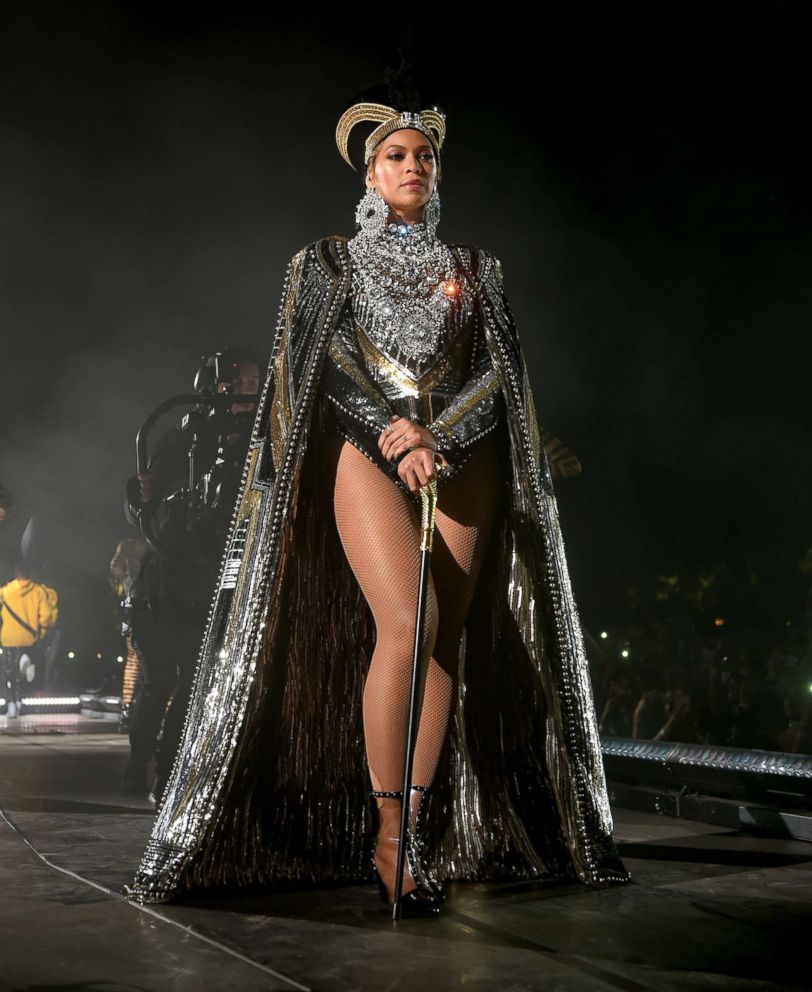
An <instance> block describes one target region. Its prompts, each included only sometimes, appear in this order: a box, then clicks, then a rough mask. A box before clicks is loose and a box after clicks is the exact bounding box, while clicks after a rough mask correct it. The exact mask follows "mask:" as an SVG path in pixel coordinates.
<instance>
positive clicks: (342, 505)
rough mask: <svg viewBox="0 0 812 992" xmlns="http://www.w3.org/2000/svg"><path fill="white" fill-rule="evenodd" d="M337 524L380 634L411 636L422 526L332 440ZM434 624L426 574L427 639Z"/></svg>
mask: <svg viewBox="0 0 812 992" xmlns="http://www.w3.org/2000/svg"><path fill="white" fill-rule="evenodd" d="M328 458H330V472H329V473H328V476H329V477H330V478H331V479H332V480H333V481H332V488H333V506H334V509H335V520H336V527H337V529H338V534H339V537H340V539H341V543H342V545H343V547H344V553H345V554H346V556H347V561H348V562H349V565H350V567H351V569H352V571H353V573H354V575H355V577H356V579H357V580H358V584H359V586H360V587H361V591H362V592H363V594H364V597H365V599H366V601H367V603H368V604H369V607H370V609H371V611H372V615H373V617H374V619H375V624H376V628H377V631H378V636H381V634H386V635H391V636H396V637H401V636H402V637H408V636H409V635H411V636H412V637H413V633H414V620H415V612H416V606H417V591H418V590H417V586H418V582H419V579H420V522H419V519H418V516H417V511H416V508H415V505H414V503H413V501H412V500H411V499H410V498H409V496H408V495H407V493H405V492H404V491H403V490H402V489H401V488H400V487H399V486H398V485H396V484H395V483H394V482H393V481H392V479H390V478H389V477H388V476H386V475H385V474H384V473H383V472H382V471H381V470H380V468H379V467H378V466H377V465H375V464H374V463H373V462H371V461H370V460H369V459H368V458H367V457H366V456H365V455H364V454H362V453H361V452H360V451H359V450H358V449H357V448H356V447H355V446H354V445H353V444H351V443H350V442H349V441H346V440H344V438H342V437H340V436H339V437H338V440H337V441H335V440H334V439H330V442H329V452H328ZM436 624H437V603H436V597H435V593H434V585H433V582H432V580H431V576H429V589H428V607H427V615H426V628H427V629H426V635H427V636H428V637H429V639H430V640H433V635H434V633H435V632H436Z"/></svg>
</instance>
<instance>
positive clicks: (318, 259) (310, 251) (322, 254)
mask: <svg viewBox="0 0 812 992" xmlns="http://www.w3.org/2000/svg"><path fill="white" fill-rule="evenodd" d="M347 241H349V238H348V237H347V236H346V235H344V234H330V235H328V236H327V237H326V238H316V240H315V241H311V242H310V243H309V244H306V245H305V246H304V248H302V249H300V250H299V251H298V252H297V253H296V255H294V261H298V262H299V263H300V264H305V265H307V266H308V267H309V266H311V265H317V266H319V268H321V269H322V270H323V271H324V272H326V273H327V274H328V275H331V276H336V275H338V274H339V273H340V272H341V271H342V269H343V268H344V262H343V259H344V258H345V256H346V249H345V247H344V246H345V245H346V243H347Z"/></svg>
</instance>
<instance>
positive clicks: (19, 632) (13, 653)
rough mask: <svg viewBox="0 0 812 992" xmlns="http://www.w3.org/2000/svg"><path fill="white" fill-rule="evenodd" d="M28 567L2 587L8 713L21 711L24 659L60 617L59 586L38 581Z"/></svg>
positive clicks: (0, 630) (0, 633) (0, 625)
mask: <svg viewBox="0 0 812 992" xmlns="http://www.w3.org/2000/svg"><path fill="white" fill-rule="evenodd" d="M26 573H27V569H26V568H25V566H23V565H18V566H17V570H16V578H14V579H12V580H11V582H8V583H6V585H4V586H2V587H0V646H2V648H3V654H2V656H0V660H2V666H0V667H1V668H2V680H3V681H2V691H3V693H4V694H5V697H6V706H7V710H6V716H8V717H16V716H17V715H18V714H19V712H20V702H21V699H22V693H21V689H20V659H21V658H22V656H23V654H25V653H26V649H30V648H32V647H34V646H35V645H37V644H39V642H40V641H41V640H42V639H43V637H44V636H45V635H46V634H47V633H48V631H49V630H51V628H52V627H53V626H54V624H55V623H56V621H57V619H58V617H59V607H58V597H57V594H56V590H54V589H52V588H51V587H50V586H46V585H44V584H43V583H42V582H35V581H34V579H32V578H31V576H30V575H28V574H26Z"/></svg>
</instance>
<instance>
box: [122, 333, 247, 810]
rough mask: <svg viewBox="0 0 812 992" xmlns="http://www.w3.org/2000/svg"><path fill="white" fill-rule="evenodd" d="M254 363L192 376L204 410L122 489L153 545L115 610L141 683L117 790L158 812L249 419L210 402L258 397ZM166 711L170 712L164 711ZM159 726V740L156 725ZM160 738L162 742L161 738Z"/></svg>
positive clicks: (214, 365)
mask: <svg viewBox="0 0 812 992" xmlns="http://www.w3.org/2000/svg"><path fill="white" fill-rule="evenodd" d="M260 367H261V366H260V363H259V361H258V360H257V358H256V357H255V356H254V355H253V354H252V353H251V352H249V351H248V350H246V349H242V348H239V349H238V348H232V349H228V350H227V351H224V352H220V353H218V354H216V355H214V356H212V357H211V358H209V359H208V360H207V361H206V362H205V364H204V365H203V366H202V367H201V368H200V370H199V371H198V374H197V377H196V379H195V389H196V391H197V392H198V393H199V394H200V395H201V402H200V403H199V404H198V405H197V406H196V407H195V408H194V409H193V410H192V411H191V412H190V413H189V414H187V415H186V416H185V417H184V418H183V421H182V424H181V426H180V427H177V428H174V429H173V430H171V431H169V432H168V433H167V434H165V435H163V437H162V438H161V439H160V441H159V442H158V444H157V446H156V448H155V451H154V453H153V455H152V458H151V459H150V463H149V469H148V471H145V472H141V473H139V474H137V475H136V476H133V477H132V478H131V479H130V480H129V481H128V483H127V507H126V514H127V518H128V520H129V521H130V523H136V522H141V523H142V526H144V525H145V524H146V522H147V521H148V522H149V523H148V526H147V528H146V529H147V531H148V533H150V534H151V535H152V537H151V546H150V547H149V548H148V549H147V550H146V553H145V554H144V557H143V559H142V561H141V565H140V569H139V571H138V574H137V576H136V577H135V578H134V580H133V582H132V583H131V584H130V588H129V591H128V594H127V596H126V598H125V600H124V602H123V604H122V606H123V617H124V626H125V628H126V631H125V632H128V633H129V634H130V638H131V642H132V645H133V648H134V649H135V652H136V654H137V656H138V661H139V666H140V681H139V685H138V689H137V690H136V694H135V697H134V699H133V701H132V705H131V708H130V714H129V737H130V760H129V763H128V765H127V768H126V770H125V773H124V782H123V784H124V787H125V788H127V789H128V790H135V791H138V792H142V793H143V792H144V791H146V775H147V768H148V765H149V762H150V759H151V757H152V756H153V754H154V755H155V784H154V787H153V792H152V797H153V798H154V800H155V802H156V803H160V800H161V796H162V795H163V792H164V789H165V788H166V784H167V781H168V779H169V775H170V772H171V770H172V764H173V762H174V758H175V753H176V751H177V747H178V744H179V741H180V736H181V733H182V731H183V722H184V718H185V716H186V709H187V707H188V702H189V696H190V693H191V686H192V680H193V677H194V671H195V666H196V663H197V657H198V652H199V649H200V645H201V641H202V638H203V634H204V631H205V623H206V617H207V614H208V609H209V606H210V605H211V600H212V596H213V594H214V586H215V582H216V580H217V570H218V568H219V565H220V561H221V557H222V552H223V548H224V546H225V541H226V537H227V530H228V525H229V523H230V522H231V516H232V513H233V510H234V506H235V503H236V500H237V495H238V492H239V486H240V482H241V479H242V470H243V466H244V463H245V457H246V454H247V450H248V443H249V440H250V437H251V430H252V428H253V423H254V416H255V412H256V402H255V400H253V399H252V400H250V401H249V402H239V401H238V400H235V401H234V402H233V403H231V404H230V405H224V404H215V403H214V402H213V400H212V399H211V397H212V396H213V394H215V393H216V394H222V393H228V394H230V395H232V396H234V397H237V396H250V397H255V396H256V395H257V393H258V392H259V387H260ZM170 696H171V702H170V703H169V707H168V709H167V702H168V701H169V699H170ZM162 723H163V730H162V731H161V725H162ZM159 733H160V737H159Z"/></svg>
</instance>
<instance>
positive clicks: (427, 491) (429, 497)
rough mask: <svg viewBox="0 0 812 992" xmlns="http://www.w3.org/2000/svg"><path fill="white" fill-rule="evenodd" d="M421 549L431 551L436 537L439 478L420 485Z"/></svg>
mask: <svg viewBox="0 0 812 992" xmlns="http://www.w3.org/2000/svg"><path fill="white" fill-rule="evenodd" d="M420 506H421V514H420V550H421V551H431V543H432V539H433V537H434V511H435V510H436V509H437V480H436V479H432V480H431V481H430V482H427V483H426V484H425V486H421V487H420Z"/></svg>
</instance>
